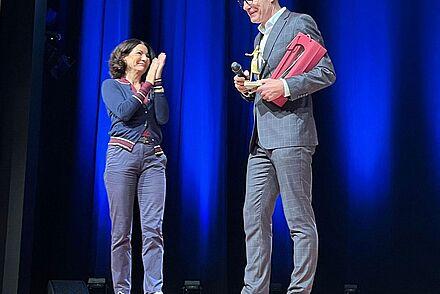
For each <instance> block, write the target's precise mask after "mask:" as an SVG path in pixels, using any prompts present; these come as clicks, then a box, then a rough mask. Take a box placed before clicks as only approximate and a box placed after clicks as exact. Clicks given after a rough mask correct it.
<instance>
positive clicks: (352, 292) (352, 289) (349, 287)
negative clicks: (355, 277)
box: [344, 284, 361, 294]
mask: <svg viewBox="0 0 440 294" xmlns="http://www.w3.org/2000/svg"><path fill="white" fill-rule="evenodd" d="M359 293H361V292H360V290H359V287H358V285H356V284H346V285H344V294H359Z"/></svg>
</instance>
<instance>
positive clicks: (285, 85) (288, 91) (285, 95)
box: [280, 79, 290, 97]
mask: <svg viewBox="0 0 440 294" xmlns="http://www.w3.org/2000/svg"><path fill="white" fill-rule="evenodd" d="M280 80H281V81H282V82H283V85H284V97H289V96H290V89H289V85H288V84H287V82H286V80H285V79H280Z"/></svg>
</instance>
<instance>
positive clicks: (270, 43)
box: [260, 9, 290, 74]
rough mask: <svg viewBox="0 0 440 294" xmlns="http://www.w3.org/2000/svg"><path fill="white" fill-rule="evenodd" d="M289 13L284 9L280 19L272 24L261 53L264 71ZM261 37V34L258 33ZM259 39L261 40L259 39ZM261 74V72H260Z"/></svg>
mask: <svg viewBox="0 0 440 294" xmlns="http://www.w3.org/2000/svg"><path fill="white" fill-rule="evenodd" d="M289 15H290V11H289V10H287V9H286V11H284V12H283V14H282V15H281V16H280V18H279V19H278V20H277V22H276V23H275V24H274V26H273V28H272V31H271V32H270V34H269V38H268V39H267V42H266V46H265V47H264V52H263V59H264V61H265V65H266V66H265V67H264V68H265V69H267V63H268V61H269V57H270V54H271V53H272V50H273V47H274V45H275V43H276V41H277V40H278V37H279V36H280V34H281V31H282V30H283V28H284V26H285V25H286V23H287V20H288V18H289ZM260 35H261V33H260ZM260 39H261V38H260ZM262 74H263V72H262Z"/></svg>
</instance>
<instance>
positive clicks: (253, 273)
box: [241, 146, 318, 294]
mask: <svg viewBox="0 0 440 294" xmlns="http://www.w3.org/2000/svg"><path fill="white" fill-rule="evenodd" d="M314 152H315V147H313V146H310V147H288V148H279V149H274V150H265V149H264V148H262V147H260V146H257V147H256V150H255V152H253V153H252V154H251V155H249V159H248V167H247V179H246V197H245V203H244V209H243V217H244V230H245V234H246V257H247V265H246V269H245V275H244V284H245V285H244V287H243V289H242V291H241V293H242V294H267V293H269V285H270V274H271V254H272V215H273V212H274V208H275V202H276V199H277V197H278V195H279V194H280V193H281V198H282V203H283V209H284V216H285V218H286V220H287V224H288V227H289V230H290V236H291V238H292V240H293V250H294V257H293V262H294V269H293V272H292V276H291V282H290V285H289V287H288V290H287V293H289V294H290V293H303V294H308V293H310V292H311V290H312V285H313V279H314V276H315V271H316V264H317V259H318V233H317V230H316V223H315V215H314V213H313V209H312V156H313V153H314Z"/></svg>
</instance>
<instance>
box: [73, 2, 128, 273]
mask: <svg viewBox="0 0 440 294" xmlns="http://www.w3.org/2000/svg"><path fill="white" fill-rule="evenodd" d="M130 10H131V5H130V2H129V1H106V0H100V1H95V0H88V1H84V4H83V18H82V35H81V55H80V56H81V57H80V63H81V64H80V69H79V73H78V74H79V78H80V81H79V89H80V90H79V97H78V111H77V115H78V117H77V122H78V127H77V138H78V141H77V147H76V150H77V154H78V155H77V161H76V162H77V164H78V165H79V166H78V167H77V169H76V171H77V174H76V180H77V181H78V182H79V183H82V184H83V185H84V181H86V182H87V181H92V183H93V184H92V185H93V189H91V190H89V191H90V192H91V195H93V213H92V215H91V217H92V221H91V225H92V226H93V230H92V232H93V233H92V236H90V237H91V239H92V240H93V242H92V248H90V250H91V252H90V256H91V259H92V261H91V263H90V270H91V272H93V273H94V275H98V276H102V275H106V274H108V272H109V267H110V259H109V256H110V253H109V252H110V246H109V245H110V219H109V214H108V201H107V194H106V191H105V187H104V182H103V174H104V166H105V154H106V150H107V142H108V135H107V132H108V130H109V128H110V121H109V119H108V116H107V112H106V109H105V106H104V104H103V101H102V99H101V92H100V86H101V83H102V81H103V80H105V79H107V78H109V74H108V60H109V56H110V53H111V51H112V50H113V48H114V47H115V46H116V45H117V44H119V43H120V42H121V41H122V40H124V39H127V38H128V36H129V32H130V23H131V19H130V18H129V14H130ZM82 196H83V197H90V195H82Z"/></svg>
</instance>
